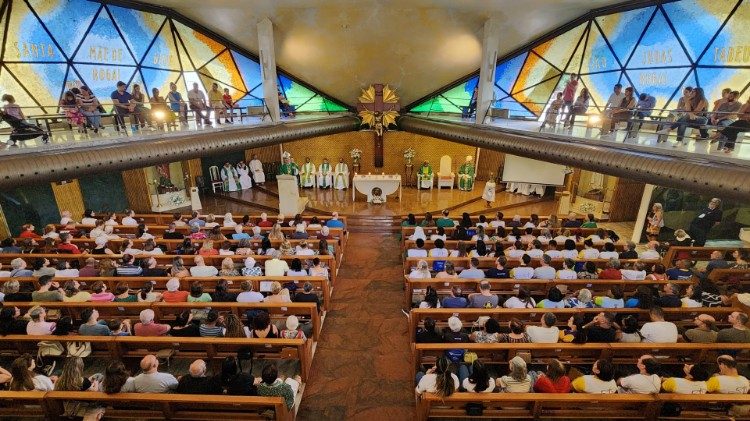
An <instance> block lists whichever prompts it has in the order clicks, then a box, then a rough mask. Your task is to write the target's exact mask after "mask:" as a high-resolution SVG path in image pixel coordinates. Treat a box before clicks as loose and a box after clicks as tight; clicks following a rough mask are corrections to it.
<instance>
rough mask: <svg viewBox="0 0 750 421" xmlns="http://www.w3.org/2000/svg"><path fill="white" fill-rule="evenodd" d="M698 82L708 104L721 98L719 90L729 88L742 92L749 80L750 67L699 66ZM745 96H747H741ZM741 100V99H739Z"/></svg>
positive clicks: (697, 70)
mask: <svg viewBox="0 0 750 421" xmlns="http://www.w3.org/2000/svg"><path fill="white" fill-rule="evenodd" d="M695 71H696V72H698V83H699V84H700V87H701V88H703V91H704V93H705V95H706V98H708V102H709V104H712V103H713V101H715V100H717V99H719V98H721V91H722V89H724V88H729V89H731V90H733V91H739V92H742V89H744V88H745V85H746V84H747V82H748V81H750V69H740V68H732V67H699V68H697V69H695ZM743 98H747V96H746V95H745V96H743ZM741 100H742V99H741Z"/></svg>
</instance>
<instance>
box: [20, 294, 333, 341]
mask: <svg viewBox="0 0 750 421" xmlns="http://www.w3.org/2000/svg"><path fill="white" fill-rule="evenodd" d="M5 305H6V306H9V307H10V306H13V307H18V309H19V310H21V313H26V312H27V311H28V310H30V309H31V308H33V307H36V306H41V307H44V308H45V309H47V310H48V311H49V310H50V309H54V310H59V311H60V316H70V317H71V318H73V320H74V321H76V322H79V321H81V316H80V315H81V312H82V311H83V310H85V309H87V308H95V309H96V310H97V311H98V312H99V319H100V320H107V319H111V318H127V319H130V320H131V322H132V324H133V325H135V323H137V322H138V319H139V315H140V313H141V311H143V310H146V309H149V308H150V309H152V310H154V313H155V315H156V320H157V321H158V322H160V323H168V322H171V321H174V319H175V317H176V316H177V315H178V314H179V313H181V312H183V311H184V310H201V309H206V308H211V309H214V310H216V311H218V312H220V313H221V312H229V313H233V314H235V315H237V316H238V317H239V318H240V319H242V320H245V321H246V317H245V314H246V312H247V311H248V310H253V309H263V310H266V311H268V313H269V314H270V316H271V321H278V322H282V325H283V322H285V321H286V317H287V316H290V315H295V316H297V317H299V318H300V319H301V320H302V321H305V320H309V321H310V323H311V325H312V326H311V327H312V332H313V336H312V338H311V340H313V341H317V340H318V338H319V336H320V329H321V328H322V322H321V318H320V314H318V311H317V308H316V307H315V303H148V302H140V303H111V302H85V303H65V302H45V303H42V302H23V303H11V302H9V303H5ZM48 319H49V320H56V319H54V318H48Z"/></svg>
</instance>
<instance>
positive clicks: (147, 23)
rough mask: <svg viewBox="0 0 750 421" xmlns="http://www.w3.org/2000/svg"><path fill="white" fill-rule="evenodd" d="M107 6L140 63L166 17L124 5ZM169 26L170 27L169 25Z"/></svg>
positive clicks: (147, 64) (146, 63)
mask: <svg viewBox="0 0 750 421" xmlns="http://www.w3.org/2000/svg"><path fill="white" fill-rule="evenodd" d="M107 8H109V11H110V12H111V13H112V17H113V18H114V20H115V23H116V24H117V27H118V28H120V32H122V36H123V38H125V41H126V42H127V43H128V46H129V47H130V50H131V51H132V52H133V54H135V58H136V61H137V62H138V63H140V62H141V60H142V59H143V55H144V54H145V53H146V49H147V48H148V46H149V45H151V41H152V40H153V39H154V36H155V35H156V33H157V31H159V28H160V27H161V25H162V24H163V23H164V21H165V20H166V18H165V17H164V16H162V15H157V14H154V13H148V12H141V11H139V10H133V9H126V8H123V7H117V6H111V5H110V6H107ZM167 28H169V26H168V25H167ZM143 64H144V65H146V66H150V65H152V64H150V62H148V61H146V60H144V63H143ZM154 67H164V66H154Z"/></svg>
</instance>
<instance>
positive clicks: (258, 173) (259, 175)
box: [250, 154, 266, 186]
mask: <svg viewBox="0 0 750 421" xmlns="http://www.w3.org/2000/svg"><path fill="white" fill-rule="evenodd" d="M250 175H252V177H253V182H254V183H255V184H256V185H257V184H260V185H261V186H262V185H263V184H265V182H266V174H265V173H264V172H263V163H262V162H260V159H258V155H256V154H253V159H252V160H250Z"/></svg>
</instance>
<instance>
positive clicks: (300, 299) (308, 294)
mask: <svg viewBox="0 0 750 421" xmlns="http://www.w3.org/2000/svg"><path fill="white" fill-rule="evenodd" d="M294 302H297V303H315V305H316V306H317V307H318V311H320V298H319V297H318V294H316V293H315V292H314V291H313V284H311V283H310V282H305V285H304V286H303V287H302V291H300V292H298V293H296V294H295V295H294Z"/></svg>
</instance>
